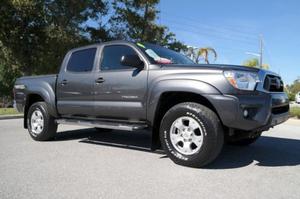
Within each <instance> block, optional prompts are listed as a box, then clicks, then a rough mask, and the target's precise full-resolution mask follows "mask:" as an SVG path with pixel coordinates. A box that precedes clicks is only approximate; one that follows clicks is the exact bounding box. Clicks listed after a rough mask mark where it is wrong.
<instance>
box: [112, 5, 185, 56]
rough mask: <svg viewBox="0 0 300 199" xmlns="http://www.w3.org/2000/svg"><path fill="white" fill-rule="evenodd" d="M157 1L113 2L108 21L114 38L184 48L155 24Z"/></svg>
mask: <svg viewBox="0 0 300 199" xmlns="http://www.w3.org/2000/svg"><path fill="white" fill-rule="evenodd" d="M158 3H159V0H114V1H113V3H112V9H113V13H114V14H113V16H112V18H111V19H110V22H111V30H112V34H113V35H114V37H115V38H118V39H126V40H134V41H143V42H151V43H156V44H160V45H163V46H166V47H169V48H171V49H174V50H177V51H180V50H181V49H184V48H186V47H185V45H183V44H182V43H181V42H179V41H177V40H176V38H175V34H174V33H172V32H170V31H169V30H168V28H167V27H166V26H162V25H158V24H156V20H157V18H158V17H157V14H158V13H159V11H158V10H157V9H156V6H157V4H158Z"/></svg>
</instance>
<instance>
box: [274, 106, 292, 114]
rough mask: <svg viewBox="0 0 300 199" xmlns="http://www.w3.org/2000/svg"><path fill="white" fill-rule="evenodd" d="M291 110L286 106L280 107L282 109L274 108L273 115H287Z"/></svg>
mask: <svg viewBox="0 0 300 199" xmlns="http://www.w3.org/2000/svg"><path fill="white" fill-rule="evenodd" d="M289 109H290V106H289V105H286V106H280V107H274V108H272V113H273V114H281V113H286V112H288V111H289Z"/></svg>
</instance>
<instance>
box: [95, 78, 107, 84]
mask: <svg viewBox="0 0 300 199" xmlns="http://www.w3.org/2000/svg"><path fill="white" fill-rule="evenodd" d="M104 81H105V80H104V79H103V77H99V78H98V79H96V80H95V82H96V84H101V83H103V82H104Z"/></svg>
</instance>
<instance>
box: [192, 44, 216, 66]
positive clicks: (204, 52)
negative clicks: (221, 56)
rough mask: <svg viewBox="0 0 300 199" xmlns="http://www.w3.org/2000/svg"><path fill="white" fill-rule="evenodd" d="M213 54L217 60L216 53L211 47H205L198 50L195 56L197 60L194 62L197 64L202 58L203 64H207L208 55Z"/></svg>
mask: <svg viewBox="0 0 300 199" xmlns="http://www.w3.org/2000/svg"><path fill="white" fill-rule="evenodd" d="M210 52H211V53H213V55H214V58H215V60H216V59H217V52H216V50H215V49H213V48H211V47H205V48H200V49H199V51H198V54H197V58H196V62H197V63H198V62H199V58H200V57H203V58H204V61H205V63H207V64H209V61H208V55H209V53H210Z"/></svg>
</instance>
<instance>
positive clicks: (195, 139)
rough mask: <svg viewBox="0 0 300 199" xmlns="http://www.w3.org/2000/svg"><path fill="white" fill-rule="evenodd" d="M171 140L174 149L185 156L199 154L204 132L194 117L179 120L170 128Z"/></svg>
mask: <svg viewBox="0 0 300 199" xmlns="http://www.w3.org/2000/svg"><path fill="white" fill-rule="evenodd" d="M170 139H171V143H172V145H173V147H174V148H175V149H176V150H177V151H178V152H180V153H182V154H184V155H193V154H195V153H197V152H198V151H199V150H200V148H201V146H202V143H203V130H202V128H201V126H200V125H199V123H198V122H197V121H196V120H195V119H194V118H192V117H188V116H184V117H180V118H177V119H176V120H175V121H174V122H173V124H172V126H171V128H170Z"/></svg>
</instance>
